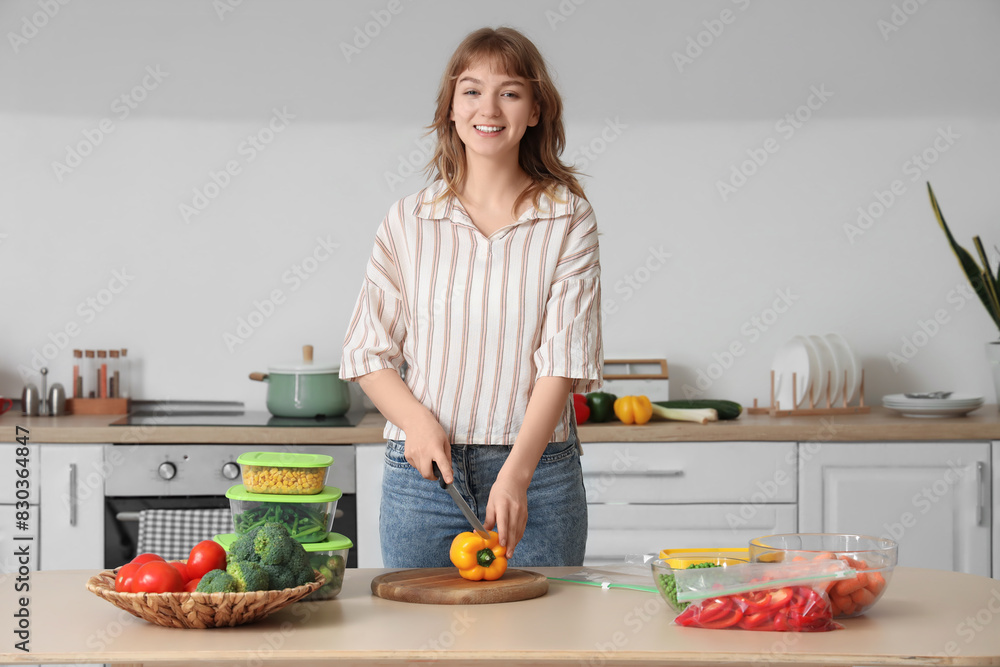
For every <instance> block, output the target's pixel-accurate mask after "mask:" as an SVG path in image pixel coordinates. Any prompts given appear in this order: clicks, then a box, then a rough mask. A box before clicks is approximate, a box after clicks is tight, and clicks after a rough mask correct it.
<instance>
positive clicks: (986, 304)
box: [927, 182, 1000, 329]
mask: <svg viewBox="0 0 1000 667" xmlns="http://www.w3.org/2000/svg"><path fill="white" fill-rule="evenodd" d="M927 192H928V194H930V197H931V206H932V207H933V208H934V215H935V216H937V220H938V224H940V225H941V229H943V230H944V234H945V236H947V237H948V243H949V244H951V249H952V250H953V251H954V252H955V256H956V257H957V258H958V263H959V264H960V265H961V266H962V271H964V272H965V276H966V277H967V278H968V279H969V283H970V284H971V285H972V289H974V290H975V291H976V295H977V296H979V300H980V301H982V302H983V308H985V309H986V312H987V313H988V314H989V315H990V317H992V318H993V323H994V324H996V326H997V328H998V329H1000V313H997V312H995V311H994V310H993V306H992V303H991V299H990V294H989V291H988V289H987V287H986V284H985V283H984V281H983V269H981V268H980V267H979V265H978V264H977V263H976V260H975V259H973V257H972V255H971V254H969V252H968V251H967V250H966V249H965V248H963V247H962V246H960V245H958V243H957V242H956V241H955V237H954V236H952V235H951V230H950V229H948V225H947V223H945V221H944V216H943V215H942V214H941V208H940V207H939V206H938V202H937V197H935V196H934V190H933V189H932V188H931V184H930V182H928V183H927ZM986 270H987V272H988V271H989V267H987V269H986ZM987 275H989V273H987Z"/></svg>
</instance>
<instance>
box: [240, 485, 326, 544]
mask: <svg viewBox="0 0 1000 667" xmlns="http://www.w3.org/2000/svg"><path fill="white" fill-rule="evenodd" d="M340 496H341V492H340V489H338V488H337V487H335V486H324V487H323V490H322V491H320V492H319V493H314V494H311V495H278V494H274V493H250V492H249V491H247V490H246V487H244V486H243V485H242V484H237V485H236V486H232V487H230V488H229V490H228V491H226V498H229V507H230V509H231V510H232V512H233V529H234V530H235V532H236V534H237V535H242V534H243V533H246V532H249V531H250V530H251V529H252V528H254V527H255V526H259V525H261V524H264V523H270V522H276V523H283V524H285V527H286V528H288V533H289V534H290V535H291V536H292V537H293V538H295V539H296V540H298V541H299V542H302V543H310V542H324V541H326V539H327V534H328V533H329V532H330V530H332V529H333V518H334V514H335V513H336V511H337V501H338V500H340Z"/></svg>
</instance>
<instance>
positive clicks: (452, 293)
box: [341, 28, 603, 567]
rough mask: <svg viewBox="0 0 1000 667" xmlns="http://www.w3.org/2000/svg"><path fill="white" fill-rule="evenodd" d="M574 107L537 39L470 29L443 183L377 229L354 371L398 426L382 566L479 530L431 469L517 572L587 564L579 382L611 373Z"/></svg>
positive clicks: (444, 551) (451, 113)
mask: <svg viewBox="0 0 1000 667" xmlns="http://www.w3.org/2000/svg"><path fill="white" fill-rule="evenodd" d="M561 115H562V101H561V99H560V97H559V93H558V92H557V91H556V89H555V87H554V85H553V84H552V81H551V79H550V78H549V74H548V72H547V71H546V67H545V63H544V61H543V59H542V57H541V55H540V54H539V52H538V49H537V48H536V47H535V45H534V44H532V43H531V42H530V41H529V40H528V39H527V38H526V37H524V35H522V34H521V33H519V32H517V31H516V30H513V29H510V28H500V29H497V30H493V29H489V28H483V29H480V30H477V31H475V32H473V33H471V34H470V35H468V36H467V37H466V38H465V40H464V41H463V42H462V43H461V44H460V45H459V46H458V48H457V50H456V51H455V53H454V54H453V55H452V57H451V60H450V61H449V63H448V66H447V69H446V71H445V73H444V77H443V78H442V82H441V88H440V91H439V93H438V102H437V112H436V114H435V117H434V122H433V124H432V125H431V129H432V130H433V131H436V133H437V140H438V143H437V149H436V151H435V154H434V157H433V159H432V161H431V163H430V165H428V171H429V172H432V173H433V174H434V181H433V183H432V184H431V185H430V186H428V187H426V188H424V189H423V190H421V191H419V192H417V193H416V194H414V195H411V196H409V197H406V198H404V199H402V200H400V201H399V202H397V203H396V204H395V205H393V206H392V208H391V209H390V210H389V214H388V215H387V216H386V218H385V219H384V220H383V221H382V224H381V226H380V227H379V229H378V232H377V233H376V239H375V248H374V251H373V253H372V257H371V259H370V261H369V263H368V267H367V269H366V272H365V279H364V284H363V286H362V289H361V294H360V296H359V298H358V301H357V306H356V308H355V312H354V315H353V317H352V318H351V322H350V325H349V328H348V331H347V335H346V340H345V343H344V354H343V360H342V363H341V377H343V378H344V379H350V380H357V381H359V382H360V384H361V387H362V389H363V390H364V391H365V393H366V394H367V395H368V396H369V398H371V400H372V402H373V403H374V404H375V405H376V406H377V407H378V409H379V411H380V412H381V413H382V414H383V415H384V416H385V417H386V419H387V421H388V423H387V425H386V429H385V437H386V439H387V440H388V444H387V447H386V456H385V468H384V473H383V485H382V506H381V517H380V537H381V541H382V557H383V562H384V564H385V566H386V567H440V566H447V565H449V557H448V551H449V546H450V544H451V541H452V539H453V538H454V536H455V535H457V534H458V533H460V532H463V531H467V530H470V528H469V525H468V522H467V521H466V520H465V518H464V517H463V516H462V514H461V513H460V512H459V510H458V509H457V508H456V507H455V505H454V502H453V501H452V499H451V497H450V496H448V494H447V493H446V492H445V491H444V490H442V489H441V488H440V487H439V485H438V484H437V483H436V482H434V481H432V480H435V479H436V478H435V475H434V472H433V464H435V463H436V464H437V465H438V467H439V468H440V470H441V474H442V476H443V477H444V479H445V481H448V482H452V481H453V482H454V484H455V487H456V488H457V489H458V490H459V491H460V492H461V493H462V495H463V496H464V497H465V499H466V501H467V502H468V503H469V505H470V506H471V507H472V509H473V511H475V512H476V513H477V514H478V515H479V517H480V520H482V521H483V523H484V525H485V527H486V528H487V529H488V530H490V529H493V528H494V527H495V529H496V531H497V533H498V535H499V538H500V544H501V545H503V546H505V547H506V549H507V555H508V556H509V557H510V559H511V560H510V564H511V565H512V566H517V565H531V566H544V565H579V564H581V563H582V562H583V555H584V549H585V546H586V539H587V505H586V495H585V492H584V487H583V476H582V473H581V469H580V461H579V443H578V440H577V438H576V427H575V417H574V414H573V408H572V400H570V394H571V392H573V391H576V392H585V391H592V390H593V389H596V388H597V387H598V386H599V385H600V384H601V367H602V363H603V356H602V354H603V353H602V347H601V310H600V305H601V299H600V294H601V290H600V263H599V257H598V244H597V224H596V219H595V217H594V212H593V210H592V209H591V207H590V204H589V203H588V202H587V200H586V199H585V198H584V193H583V189H582V188H581V187H580V184H579V183H578V182H577V179H576V178H575V176H574V170H573V169H572V168H571V167H568V166H566V165H564V164H562V163H561V162H560V160H559V154H560V153H561V152H562V149H563V146H564V144H565V136H564V132H563V125H562V118H561ZM404 364H405V372H401V371H403V370H404ZM404 377H405V379H404ZM515 547H517V549H516V552H515Z"/></svg>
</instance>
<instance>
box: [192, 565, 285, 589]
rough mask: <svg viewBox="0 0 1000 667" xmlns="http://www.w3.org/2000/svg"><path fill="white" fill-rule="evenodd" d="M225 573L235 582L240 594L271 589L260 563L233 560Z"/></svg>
mask: <svg viewBox="0 0 1000 667" xmlns="http://www.w3.org/2000/svg"><path fill="white" fill-rule="evenodd" d="M226 572H228V573H229V574H231V575H232V577H233V579H235V580H236V586H237V589H238V590H239V591H240V592H243V591H266V590H269V589H270V587H271V582H270V580H269V579H268V576H267V572H265V571H264V568H263V567H261V565H260V563H254V562H252V561H241V560H234V561H231V562H230V563H229V565H227V566H226ZM206 576H207V575H206Z"/></svg>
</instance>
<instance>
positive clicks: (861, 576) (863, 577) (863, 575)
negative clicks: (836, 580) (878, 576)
mask: <svg viewBox="0 0 1000 667" xmlns="http://www.w3.org/2000/svg"><path fill="white" fill-rule="evenodd" d="M857 579H858V581H860V582H861V587H862V588H864V587H865V586H867V585H868V573H867V572H858V576H857Z"/></svg>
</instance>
